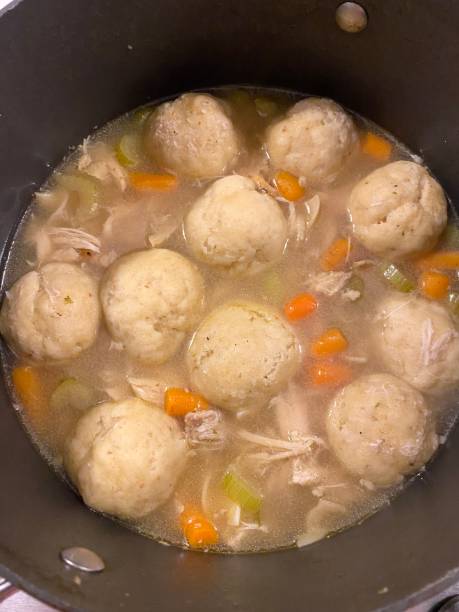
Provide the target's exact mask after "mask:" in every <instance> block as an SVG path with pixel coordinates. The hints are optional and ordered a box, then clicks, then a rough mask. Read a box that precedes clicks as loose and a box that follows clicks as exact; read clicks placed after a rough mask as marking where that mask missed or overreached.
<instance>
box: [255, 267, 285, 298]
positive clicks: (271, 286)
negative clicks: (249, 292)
mask: <svg viewBox="0 0 459 612" xmlns="http://www.w3.org/2000/svg"><path fill="white" fill-rule="evenodd" d="M260 280H261V288H262V291H263V293H264V294H265V295H266V297H269V298H271V299H272V300H275V301H277V302H279V301H280V300H282V298H283V297H284V295H285V287H284V284H283V282H282V279H281V277H280V275H279V273H278V272H275V271H274V270H268V272H265V273H264V274H263V275H262V277H261V279H260Z"/></svg>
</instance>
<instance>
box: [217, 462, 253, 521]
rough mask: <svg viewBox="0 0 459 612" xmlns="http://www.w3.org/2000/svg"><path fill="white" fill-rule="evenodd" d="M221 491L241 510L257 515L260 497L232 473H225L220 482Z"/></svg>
mask: <svg viewBox="0 0 459 612" xmlns="http://www.w3.org/2000/svg"><path fill="white" fill-rule="evenodd" d="M222 486H223V490H224V492H225V494H226V496H227V497H229V499H231V501H233V502H234V503H236V504H238V505H239V506H240V507H241V508H242V509H243V510H247V511H248V512H253V513H254V514H256V513H258V512H259V511H260V508H261V503H262V497H261V495H258V494H257V493H255V492H254V491H253V490H252V489H251V487H250V486H249V485H248V484H247V483H246V482H244V480H242V478H240V476H238V475H237V474H235V473H234V472H232V471H228V472H226V474H225V475H224V477H223V481H222Z"/></svg>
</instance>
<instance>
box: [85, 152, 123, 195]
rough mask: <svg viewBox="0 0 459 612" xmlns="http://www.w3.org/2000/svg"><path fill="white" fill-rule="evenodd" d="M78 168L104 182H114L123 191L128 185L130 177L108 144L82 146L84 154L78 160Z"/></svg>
mask: <svg viewBox="0 0 459 612" xmlns="http://www.w3.org/2000/svg"><path fill="white" fill-rule="evenodd" d="M78 170H80V172H84V173H85V174H89V175H90V176H93V177H94V178H96V179H98V180H99V181H101V182H103V183H108V182H112V183H114V184H115V185H116V186H117V187H118V188H119V189H120V190H121V191H125V190H126V188H127V186H128V177H127V173H126V171H125V170H124V168H123V167H122V166H121V165H120V164H119V163H118V162H117V160H116V158H115V156H114V155H113V153H112V152H111V150H110V149H109V148H108V147H107V146H106V145H101V144H100V143H99V144H98V145H97V146H93V147H91V146H88V143H86V145H84V146H82V155H81V157H80V159H79V160H78Z"/></svg>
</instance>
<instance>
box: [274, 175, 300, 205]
mask: <svg viewBox="0 0 459 612" xmlns="http://www.w3.org/2000/svg"><path fill="white" fill-rule="evenodd" d="M274 182H275V183H276V187H277V191H278V192H279V193H280V195H281V196H282V197H283V198H285V199H286V200H290V201H291V202H295V201H296V200H299V199H300V198H302V197H303V196H304V194H305V193H306V190H305V188H304V187H302V186H301V184H300V181H299V180H298V178H297V177H296V176H295V175H294V174H291V173H290V172H286V171H285V170H279V172H277V174H276V176H275V177H274Z"/></svg>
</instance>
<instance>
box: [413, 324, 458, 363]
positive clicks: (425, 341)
mask: <svg viewBox="0 0 459 612" xmlns="http://www.w3.org/2000/svg"><path fill="white" fill-rule="evenodd" d="M458 337H459V334H458V333H457V332H456V331H454V330H452V329H448V330H447V331H445V332H444V333H443V334H441V335H440V336H439V337H438V338H437V339H436V340H434V328H433V325H432V320H431V319H426V320H425V321H424V323H423V326H422V336H421V362H422V365H423V366H425V367H427V366H429V365H430V364H431V363H434V362H435V361H438V359H440V357H441V356H442V353H444V351H445V349H446V348H447V346H448V344H449V343H450V342H451V340H453V339H454V338H458Z"/></svg>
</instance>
